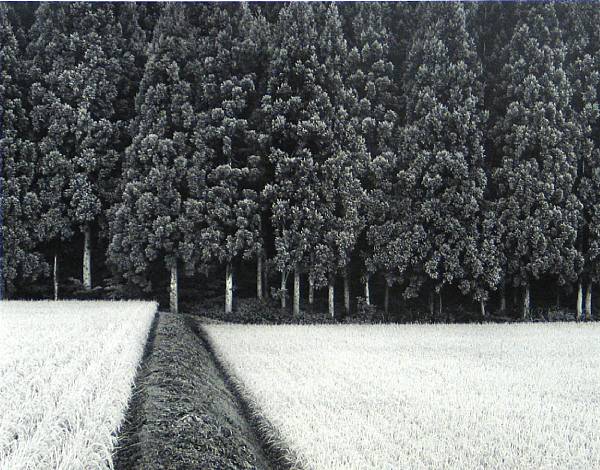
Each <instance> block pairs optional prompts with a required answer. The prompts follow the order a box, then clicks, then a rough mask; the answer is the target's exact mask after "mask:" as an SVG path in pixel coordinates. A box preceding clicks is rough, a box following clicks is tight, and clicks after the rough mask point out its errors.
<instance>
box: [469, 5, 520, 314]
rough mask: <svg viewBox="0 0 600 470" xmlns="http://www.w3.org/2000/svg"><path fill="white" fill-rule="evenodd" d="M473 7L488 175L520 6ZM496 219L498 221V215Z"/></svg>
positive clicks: (493, 195)
mask: <svg viewBox="0 0 600 470" xmlns="http://www.w3.org/2000/svg"><path fill="white" fill-rule="evenodd" d="M470 6H471V7H472V8H471V10H472V12H474V13H473V14H472V16H471V18H470V22H469V23H468V26H469V27H470V30H471V31H472V34H473V37H474V38H475V42H476V43H477V50H478V52H479V57H480V58H481V61H482V65H483V82H484V84H485V86H484V103H485V109H486V110H487V111H488V113H489V119H488V121H487V125H486V127H485V133H484V141H485V150H486V162H485V163H486V173H487V174H488V175H491V174H492V173H493V169H494V168H496V167H498V166H500V165H501V163H502V152H501V148H500V147H498V146H496V144H495V141H494V132H493V129H494V128H495V126H496V123H497V122H498V121H500V120H502V119H504V106H505V102H504V99H503V95H504V90H503V86H504V84H503V83H502V79H501V71H502V68H503V67H504V65H505V64H506V63H507V62H508V54H509V53H510V49H509V48H507V47H506V44H508V43H509V42H510V39H511V37H512V35H513V31H514V28H515V25H516V23H517V20H518V18H519V13H520V10H519V8H520V7H519V5H518V4H516V3H511V2H482V3H477V4H471V5H470ZM488 183H489V184H488V194H487V200H488V201H489V202H490V203H491V205H492V207H491V210H495V207H494V206H495V201H496V200H497V187H496V185H495V182H494V179H493V178H489V181H488ZM494 218H496V215H495V214H494ZM499 248H500V247H499ZM504 255H505V253H504V251H503V250H502V249H499V250H498V253H497V256H498V258H499V262H500V266H501V269H502V275H501V283H500V308H499V310H500V313H501V314H505V313H506V310H507V307H506V305H507V304H506V293H507V288H510V281H509V279H508V277H509V273H508V266H507V261H508V260H507V259H506V257H505V256H504Z"/></svg>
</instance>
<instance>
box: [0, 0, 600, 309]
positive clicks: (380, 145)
mask: <svg viewBox="0 0 600 470" xmlns="http://www.w3.org/2000/svg"><path fill="white" fill-rule="evenodd" d="M599 23H600V10H599V9H598V8H596V5H595V4H594V3H571V2H569V3H520V4H507V3H502V2H500V3H498V2H488V3H482V4H465V3H447V4H433V3H425V4H410V5H406V4H393V3H387V2H383V3H375V2H367V3H355V4H344V5H339V6H338V5H337V4H328V3H295V2H292V3H286V4H260V5H258V4H249V5H246V4H227V5H225V4H209V3H196V4H189V5H183V4H137V3H131V4H108V3H68V4H67V3H64V4H60V3H56V4H55V3H41V4H39V5H38V4H37V3H36V4H27V5H7V4H0V40H1V42H0V60H1V61H2V63H1V66H2V67H1V70H0V73H1V78H2V81H1V83H0V99H1V124H2V128H1V132H2V134H1V135H0V150H1V152H2V175H1V180H0V183H1V185H2V186H1V188H2V224H1V226H2V237H3V241H2V244H3V245H2V246H3V256H2V281H3V288H2V289H3V295H4V294H5V293H8V295H10V296H12V297H15V296H23V295H30V294H32V295H47V287H48V285H49V283H48V277H49V275H50V270H49V269H48V261H50V260H52V259H54V260H55V269H53V270H52V272H53V274H52V276H53V277H54V280H55V295H57V294H58V284H59V283H58V281H59V278H60V279H61V280H65V279H66V278H67V277H68V276H70V275H74V274H75V273H77V276H78V273H79V272H81V271H83V287H85V288H87V289H90V288H91V287H92V276H91V267H92V266H93V267H94V270H93V273H94V277H93V280H94V283H93V284H94V286H100V287H98V288H97V289H94V290H93V291H92V292H88V293H87V294H86V293H82V294H85V295H99V296H100V295H108V292H109V291H112V293H113V295H142V294H143V292H142V291H143V290H145V291H146V295H148V296H157V295H160V294H159V293H158V291H159V288H161V289H162V287H163V286H164V284H165V281H166V279H167V275H166V273H165V270H164V269H165V268H167V270H168V271H170V272H171V294H172V297H171V300H172V302H173V304H172V305H175V308H176V305H177V300H178V298H177V293H178V282H179V281H178V276H179V273H180V272H181V273H183V274H184V275H185V277H186V278H190V279H191V280H190V281H187V280H186V281H185V282H184V286H183V287H182V289H181V292H182V294H183V295H184V296H185V297H187V294H188V293H189V292H190V289H191V285H192V284H194V285H197V284H198V280H199V279H200V278H201V277H203V276H207V275H208V274H211V277H210V279H209V280H208V284H210V287H209V288H207V289H206V292H205V291H204V290H202V289H200V288H198V289H194V292H196V291H198V292H197V295H198V297H199V298H205V297H208V296H209V295H210V294H208V293H207V292H212V291H214V292H219V293H221V292H222V282H223V278H222V277H221V273H223V271H224V272H225V287H226V288H225V298H226V310H227V311H228V312H230V311H231V310H232V308H233V299H234V298H235V293H236V290H237V289H236V288H235V285H236V282H239V283H240V286H239V287H240V290H239V292H238V294H242V296H244V295H246V292H247V291H248V285H249V284H250V283H252V284H253V285H252V289H254V285H255V286H256V293H257V294H256V295H257V297H258V299H259V300H258V302H257V305H258V304H261V302H263V301H264V297H265V296H268V295H267V294H269V293H268V287H267V286H268V284H269V282H271V281H272V280H273V279H272V278H270V277H269V272H272V271H273V270H274V271H276V272H277V273H279V274H280V275H281V278H280V279H279V280H280V281H281V284H280V285H279V287H278V289H273V290H272V291H271V292H270V294H271V296H273V294H274V297H279V298H280V300H281V303H282V307H285V306H286V297H287V292H288V277H289V275H290V274H293V278H294V284H293V292H294V297H293V303H292V306H293V308H292V312H293V314H299V313H300V305H301V304H300V302H301V297H303V295H301V294H303V293H304V290H303V286H302V284H301V283H302V282H304V280H307V281H308V306H309V308H308V310H313V309H314V308H315V305H318V303H319V299H320V300H324V299H325V298H327V299H328V308H329V313H330V314H331V315H335V313H336V308H335V301H336V299H337V298H339V297H341V296H339V295H338V296H336V292H335V288H336V286H337V281H338V280H339V279H340V277H341V278H342V279H343V280H344V295H343V297H344V307H345V310H346V313H350V312H351V310H352V299H353V298H355V297H357V295H356V294H355V293H351V292H350V289H351V288H352V289H354V288H355V287H356V286H357V284H358V283H359V282H360V283H362V284H363V286H362V287H361V289H362V288H364V298H362V299H358V304H359V305H360V306H361V307H360V308H359V309H357V310H358V311H360V312H362V313H363V314H364V312H366V311H367V310H368V311H369V312H371V313H369V315H371V314H372V313H373V311H374V309H375V308H376V307H375V306H374V305H369V304H375V305H376V306H381V305H382V304H383V306H384V310H385V312H386V314H390V317H391V316H392V315H394V314H395V313H398V310H400V313H401V315H402V318H404V319H406V318H408V317H409V316H410V318H411V319H413V320H415V319H417V320H420V319H432V317H433V318H434V319H435V316H432V314H434V309H433V301H434V296H433V294H434V293H437V294H438V310H439V311H440V313H443V310H444V309H443V304H442V293H443V295H444V296H445V297H446V298H447V299H448V300H449V301H450V302H453V303H454V304H460V305H461V308H458V307H453V309H454V311H455V312H458V311H459V310H461V309H463V307H465V306H466V307H467V310H470V309H469V308H468V307H469V305H470V302H471V301H473V300H474V301H477V302H479V307H480V315H482V316H485V315H486V314H487V313H488V311H490V312H494V311H498V310H499V311H500V312H501V315H502V316H503V317H506V315H508V310H509V309H508V308H507V303H506V292H508V293H511V292H512V293H513V294H516V293H518V292H520V291H521V289H522V290H523V298H522V304H521V306H520V307H518V309H519V310H521V315H525V316H527V315H529V313H530V310H532V309H531V305H530V295H531V292H533V294H534V297H535V300H536V303H538V304H539V305H541V304H545V305H547V304H548V301H547V299H545V298H544V299H542V298H541V297H540V299H539V300H538V298H537V296H538V294H541V289H539V287H540V286H542V285H545V283H549V282H550V283H553V284H555V285H556V286H557V289H556V296H554V294H552V296H553V299H552V302H556V300H557V299H556V297H560V295H561V294H562V295H567V296H569V298H570V299H571V298H574V297H577V303H576V308H575V309H574V310H575V311H576V312H577V316H578V317H582V315H583V311H585V316H586V318H590V317H591V316H592V313H593V305H592V300H593V284H594V283H597V282H598V281H599V280H600V229H599V228H598V227H600V196H599V195H600V167H599V163H598V162H600V118H599V115H600V109H599V101H598V100H599V99H600V94H599V92H600V61H599V60H598V56H599V54H600V32H599V31H600V30H599V29H598V24H599ZM81 233H82V234H83V236H82V235H81ZM82 247H83V250H81V248H82ZM92 248H93V249H92ZM73 251H76V253H83V263H81V258H82V257H81V256H80V255H79V254H77V255H75V256H71V254H72V253H73ZM66 254H68V255H69V256H68V257H67V256H64V255H66ZM92 255H93V264H92V262H91V259H92ZM59 259H60V263H61V268H60V269H58V260H59ZM63 264H64V266H65V268H64V271H63V267H62V266H63ZM250 265H252V266H256V270H255V269H254V267H253V268H252V270H251V271H248V270H247V269H246V268H248V266H250ZM82 267H83V269H81V268H82ZM80 270H81V271H80ZM108 270H110V275H112V277H109V273H108ZM234 272H235V278H236V279H237V281H236V282H234ZM59 273H60V275H59ZM217 273H218V276H216V277H215V279H218V280H213V279H212V274H217ZM254 273H256V275H255V274H254ZM73 284H74V285H75V284H78V285H81V282H79V281H76V282H75V283H73ZM241 284H244V286H242V285H241ZM370 284H371V287H372V288H371V287H370ZM271 285H272V284H271ZM395 285H397V286H398V288H397V289H398V291H399V293H400V294H402V301H401V305H402V306H401V308H400V309H398V308H397V307H396V306H397V305H399V304H398V303H397V302H394V299H393V298H392V301H391V302H390V295H391V294H392V295H393V288H394V286H395ZM102 286H105V287H102ZM326 286H327V287H328V289H327V293H328V295H327V296H325V295H324V294H322V293H319V289H321V288H323V287H326ZM30 287H31V288H30ZM65 287H66V286H65ZM134 287H137V288H138V289H135V288H134ZM61 289H62V291H61V292H62V293H63V294H64V295H68V290H67V289H66V288H65V289H63V288H61ZM140 289H141V290H140ZM497 289H498V290H499V291H500V295H499V296H498V297H499V300H500V302H499V308H497V306H496V305H495V304H493V303H492V301H493V300H495V299H496V294H494V292H495V291H496V290H497ZM5 291H6V292H5ZM242 291H244V293H242ZM530 291H531V292H530ZM315 292H316V294H317V297H318V298H319V299H317V301H316V302H315ZM544 294H545V293H544ZM584 294H585V296H586V299H585V308H582V303H583V295H584ZM361 296H362V293H361ZM428 300H429V306H430V312H429V315H427V314H424V313H418V314H417V316H413V315H412V313H404V311H405V310H408V309H412V310H416V311H420V312H423V311H424V310H425V308H424V307H425V305H426V304H427V301H428ZM516 302H517V301H515V303H516ZM518 302H519V303H520V301H518ZM393 304H395V305H396V306H394V305H393ZM515 306H516V305H513V307H515ZM365 307H368V308H367V309H366V310H365ZM318 308H319V307H317V309H318ZM338 310H339V309H338ZM514 310H515V309H514V308H513V311H514ZM445 311H446V313H448V312H449V311H450V309H448V308H447V309H445ZM459 315H460V313H456V314H455V315H454V316H455V318H458V317H459ZM469 315H471V314H466V315H465V318H473V315H471V316H470V317H469ZM396 318H398V317H396Z"/></svg>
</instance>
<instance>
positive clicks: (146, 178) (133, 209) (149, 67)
mask: <svg viewBox="0 0 600 470" xmlns="http://www.w3.org/2000/svg"><path fill="white" fill-rule="evenodd" d="M189 35H190V28H189V23H188V21H187V18H186V8H185V7H182V6H181V5H168V6H166V7H165V8H164V9H163V12H162V14H161V17H160V19H159V21H158V23H157V25H156V28H155V31H154V35H153V39H152V43H151V44H150V48H149V57H148V62H147V64H146V67H145V70H144V77H143V79H142V83H141V84H140V91H139V93H138V96H137V98H136V110H137V116H136V119H135V122H134V129H135V136H134V138H133V143H132V145H131V146H130V147H129V149H128V150H127V161H126V163H125V168H124V177H125V179H126V185H125V190H124V193H123V196H122V202H121V203H120V204H119V205H118V207H117V208H116V210H114V211H113V218H112V220H111V222H110V230H111V243H110V246H109V255H110V258H111V260H112V262H113V263H114V264H115V266H116V267H117V269H118V270H119V271H120V272H122V273H123V275H124V277H125V279H127V280H128V281H132V282H134V283H136V284H139V285H142V286H144V287H145V288H146V289H150V288H151V285H150V284H149V283H148V279H147V274H148V271H149V269H150V266H151V265H152V263H154V262H156V261H158V260H160V261H162V262H163V263H164V265H165V266H166V268H167V270H168V271H169V272H170V274H171V287H170V289H171V290H170V305H171V310H172V311H174V312H176V311H177V310H178V276H179V270H178V268H179V264H180V261H185V260H186V258H185V256H184V253H185V249H186V247H185V244H184V240H183V233H184V230H185V228H186V226H187V224H188V223H189V222H188V219H187V217H186V212H185V203H186V199H187V198H188V196H189V194H190V188H189V186H188V172H187V170H188V168H189V166H190V160H191V158H192V153H193V148H192V135H193V129H194V125H195V114H194V110H193V107H192V105H191V103H192V102H193V95H192V88H191V85H190V83H191V82H193V81H194V77H190V76H186V73H185V70H184V67H185V64H186V63H187V60H188V58H189V54H188V52H189V44H190V38H189Z"/></svg>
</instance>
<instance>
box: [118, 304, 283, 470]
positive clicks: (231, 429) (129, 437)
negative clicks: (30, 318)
mask: <svg viewBox="0 0 600 470" xmlns="http://www.w3.org/2000/svg"><path fill="white" fill-rule="evenodd" d="M266 449H267V447H266V446H265V444H264V442H261V440H260V439H259V438H258V437H257V433H256V430H255V428H254V427H253V426H252V424H251V423H250V420H249V419H248V412H247V410H246V409H245V407H244V405H243V404H242V403H241V402H240V398H239V396H238V395H237V394H236V393H235V392H234V391H233V388H232V387H231V385H230V384H228V383H227V381H226V379H225V377H224V374H223V371H222V370H220V368H219V366H218V365H217V364H216V363H215V361H214V357H213V354H212V352H211V351H210V350H209V349H208V348H207V343H206V340H205V338H204V336H203V333H202V331H201V330H200V328H199V327H198V324H197V322H196V320H195V319H193V318H192V317H189V316H187V315H173V314H170V313H159V314H157V317H156V318H155V321H154V323H153V325H152V328H151V330H150V334H149V337H148V343H147V345H146V350H145V353H144V358H143V361H142V366H141V369H140V371H139V373H138V377H137V378H136V385H135V390H134V395H133V397H132V400H131V403H130V406H129V409H128V412H127V415H126V418H125V423H124V426H123V427H122V430H121V433H120V435H119V443H118V445H117V451H116V454H115V455H114V464H115V468H116V469H127V470H129V469H155V468H169V469H232V470H233V469H266V470H269V469H278V468H280V467H279V465H276V464H273V463H272V461H271V458H272V456H271V455H268V454H269V452H268V450H266Z"/></svg>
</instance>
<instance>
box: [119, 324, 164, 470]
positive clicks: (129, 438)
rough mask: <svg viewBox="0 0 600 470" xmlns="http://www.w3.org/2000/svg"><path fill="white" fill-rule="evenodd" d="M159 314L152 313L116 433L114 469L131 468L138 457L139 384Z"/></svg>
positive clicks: (140, 393)
mask: <svg viewBox="0 0 600 470" xmlns="http://www.w3.org/2000/svg"><path fill="white" fill-rule="evenodd" d="M159 318H160V315H159V313H158V312H156V313H155V314H154V319H153V320H152V325H151V326H150V331H149V332H148V339H147V340H146V346H145V347H144V353H143V355H142V360H141V363H140V364H141V365H140V368H139V369H138V372H137V375H136V378H135V381H134V387H133V392H132V395H131V399H130V400H129V405H128V407H127V412H126V414H125V418H124V421H123V424H122V426H121V429H120V431H119V435H118V444H117V446H116V453H115V454H114V455H113V464H114V466H115V468H116V469H119V468H123V469H125V468H131V467H132V466H135V464H136V462H137V460H138V459H139V457H140V455H141V452H140V437H139V433H138V432H137V430H138V429H140V428H141V426H142V424H143V412H142V410H143V404H144V398H145V396H144V394H143V393H142V390H141V386H142V384H143V382H144V379H145V375H146V373H147V372H148V361H149V358H150V356H151V355H152V353H153V351H154V342H155V340H156V328H157V327H158V321H159Z"/></svg>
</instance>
